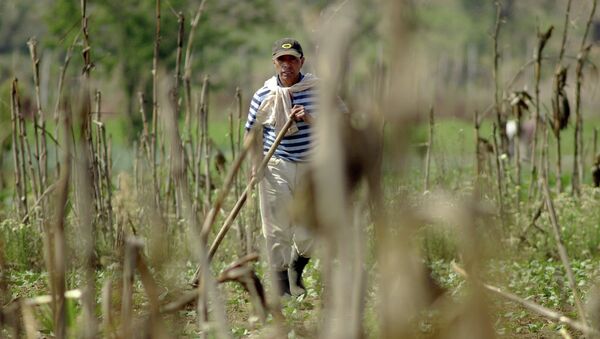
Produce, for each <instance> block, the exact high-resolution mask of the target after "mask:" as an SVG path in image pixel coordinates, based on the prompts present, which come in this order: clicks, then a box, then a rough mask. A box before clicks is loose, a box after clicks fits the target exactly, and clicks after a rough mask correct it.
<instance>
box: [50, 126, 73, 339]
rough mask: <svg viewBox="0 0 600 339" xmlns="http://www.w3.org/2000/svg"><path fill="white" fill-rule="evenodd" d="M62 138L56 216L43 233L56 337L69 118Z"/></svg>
mask: <svg viewBox="0 0 600 339" xmlns="http://www.w3.org/2000/svg"><path fill="white" fill-rule="evenodd" d="M63 126H64V129H65V133H64V141H63V161H62V163H63V167H62V168H63V170H62V171H61V173H60V179H59V181H58V184H57V193H56V194H57V198H56V199H55V200H54V201H55V202H56V216H55V221H54V223H53V225H52V231H51V232H46V233H45V236H46V238H47V239H46V248H47V252H48V253H49V258H48V267H47V270H48V273H49V275H50V287H51V288H50V290H51V291H52V295H53V298H52V300H53V303H52V310H53V314H54V331H55V334H56V337H57V338H65V337H66V307H65V291H66V280H65V273H66V258H65V253H66V242H65V234H64V230H65V221H66V213H67V199H68V195H69V185H70V178H71V156H72V155H71V143H70V141H69V137H68V132H67V131H69V130H72V127H71V123H70V119H69V118H68V117H65V119H64V125H63Z"/></svg>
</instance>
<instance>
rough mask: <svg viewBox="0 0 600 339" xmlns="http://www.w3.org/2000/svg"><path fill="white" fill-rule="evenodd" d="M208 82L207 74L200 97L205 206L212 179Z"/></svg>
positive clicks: (209, 199) (208, 197)
mask: <svg viewBox="0 0 600 339" xmlns="http://www.w3.org/2000/svg"><path fill="white" fill-rule="evenodd" d="M209 86H210V83H209V81H208V76H206V77H204V83H203V84H202V88H203V89H204V92H203V95H202V97H203V99H202V107H203V108H202V111H201V112H202V115H201V117H202V120H203V123H202V139H203V141H202V144H203V145H204V180H205V182H204V197H205V200H206V201H207V202H208V204H206V205H205V208H208V206H209V205H210V203H211V194H210V191H211V189H210V186H211V185H212V179H211V175H210V154H211V144H210V138H209V137H208V131H209V126H208V122H209V121H210V120H209V119H208V93H209V90H208V88H209ZM205 212H206V211H205Z"/></svg>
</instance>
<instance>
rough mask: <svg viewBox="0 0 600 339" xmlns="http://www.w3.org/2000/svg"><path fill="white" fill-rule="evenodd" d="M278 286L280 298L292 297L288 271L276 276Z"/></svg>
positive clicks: (278, 273)
mask: <svg viewBox="0 0 600 339" xmlns="http://www.w3.org/2000/svg"><path fill="white" fill-rule="evenodd" d="M275 282H276V286H277V289H278V292H279V295H280V296H284V295H286V294H287V295H291V294H292V293H291V292H290V279H289V278H288V271H287V270H285V271H278V272H277V275H276V276H275Z"/></svg>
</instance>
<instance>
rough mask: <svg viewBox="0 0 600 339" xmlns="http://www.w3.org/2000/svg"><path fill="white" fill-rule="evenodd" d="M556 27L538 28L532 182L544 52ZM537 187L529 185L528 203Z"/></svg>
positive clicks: (535, 176)
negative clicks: (545, 29) (541, 30)
mask: <svg viewBox="0 0 600 339" xmlns="http://www.w3.org/2000/svg"><path fill="white" fill-rule="evenodd" d="M553 30H554V26H550V27H549V28H548V30H547V31H545V32H540V30H539V27H538V32H537V34H538V43H537V47H536V50H535V85H534V86H535V111H534V112H533V140H532V142H531V178H530V182H536V181H537V164H536V154H537V148H538V146H537V139H538V125H539V123H540V79H541V74H542V52H543V51H544V47H546V44H547V42H548V40H549V39H550V37H551V36H552V31H553ZM534 187H535V185H529V193H528V201H530V202H531V199H532V197H533V193H534Z"/></svg>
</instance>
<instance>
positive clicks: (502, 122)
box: [492, 1, 508, 175]
mask: <svg viewBox="0 0 600 339" xmlns="http://www.w3.org/2000/svg"><path fill="white" fill-rule="evenodd" d="M494 4H495V6H496V24H495V26H494V36H493V40H494V68H493V72H492V74H493V77H494V107H495V110H496V120H497V123H498V128H499V129H500V146H501V150H502V153H507V152H508V137H507V135H506V118H505V117H504V115H503V112H502V107H500V106H501V104H500V86H499V84H500V79H498V61H499V60H500V53H499V52H498V37H499V35H500V24H501V23H502V17H501V14H502V4H501V3H500V1H495V2H494ZM498 175H502V173H498Z"/></svg>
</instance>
